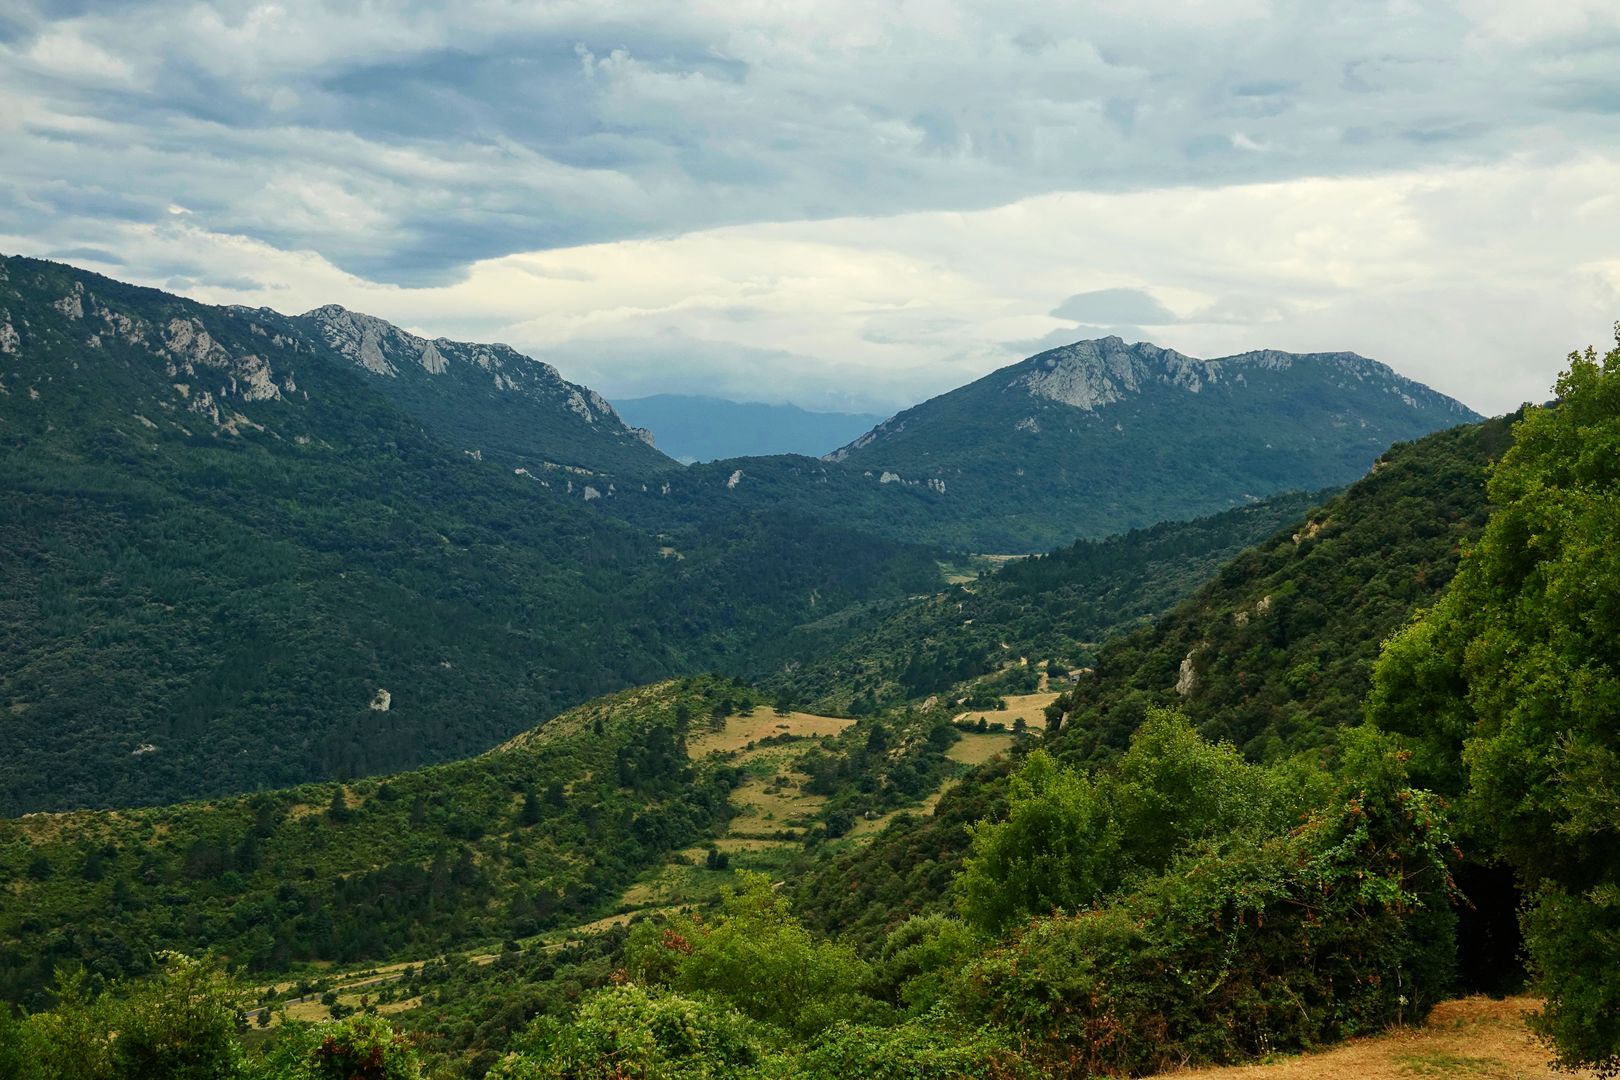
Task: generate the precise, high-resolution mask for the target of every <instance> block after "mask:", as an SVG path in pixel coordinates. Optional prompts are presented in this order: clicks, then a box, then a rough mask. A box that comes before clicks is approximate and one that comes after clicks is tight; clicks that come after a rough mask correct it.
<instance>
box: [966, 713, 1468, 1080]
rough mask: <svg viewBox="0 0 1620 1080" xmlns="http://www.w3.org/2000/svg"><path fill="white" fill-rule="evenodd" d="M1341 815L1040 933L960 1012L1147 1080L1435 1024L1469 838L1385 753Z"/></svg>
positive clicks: (1053, 1062)
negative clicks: (1456, 873)
mask: <svg viewBox="0 0 1620 1080" xmlns="http://www.w3.org/2000/svg"><path fill="white" fill-rule="evenodd" d="M1359 741H1360V742H1361V743H1362V744H1364V745H1363V746H1362V747H1361V749H1360V750H1359V751H1358V752H1357V753H1356V754H1354V755H1352V756H1353V757H1355V758H1356V766H1355V772H1356V774H1359V775H1361V776H1364V777H1368V778H1369V779H1368V780H1367V781H1366V782H1364V783H1351V784H1349V785H1347V787H1346V788H1345V789H1344V790H1343V791H1342V792H1341V794H1340V797H1339V799H1338V800H1337V803H1336V805H1335V806H1334V807H1333V808H1332V809H1331V810H1329V811H1325V812H1322V813H1319V814H1317V815H1315V816H1313V817H1312V818H1311V820H1310V821H1309V822H1308V823H1307V824H1305V825H1304V826H1302V827H1300V828H1298V829H1295V830H1293V831H1291V832H1288V833H1286V834H1284V835H1280V836H1274V837H1272V838H1270V839H1266V840H1264V841H1261V842H1258V843H1256V842H1255V840H1254V839H1253V838H1252V837H1249V836H1238V837H1231V838H1212V839H1210V840H1208V841H1206V842H1205V843H1204V844H1203V845H1202V846H1201V847H1200V848H1198V849H1195V850H1191V851H1188V852H1186V853H1184V854H1182V855H1180V856H1178V857H1177V858H1176V859H1175V860H1173V861H1172V862H1171V864H1170V865H1169V867H1168V868H1167V870H1166V872H1165V873H1163V874H1162V875H1160V876H1157V877H1154V878H1151V879H1148V880H1146V881H1143V882H1141V883H1139V884H1138V885H1137V886H1136V887H1135V888H1133V889H1132V890H1131V891H1129V892H1128V893H1125V894H1123V895H1121V896H1119V897H1117V898H1116V899H1114V900H1113V901H1112V902H1110V903H1107V904H1104V905H1102V906H1098V907H1093V908H1091V909H1090V910H1086V911H1081V912H1079V913H1077V914H1072V915H1062V916H1057V917H1052V918H1040V919H1036V920H1034V921H1032V922H1030V923H1029V924H1028V925H1027V926H1025V927H1024V928H1023V929H1022V930H1021V931H1020V932H1018V933H1017V934H1016V935H1015V936H1014V937H1013V938H1012V940H1011V941H1009V942H1008V943H1007V944H1005V945H1003V946H1002V947H1000V948H998V949H995V950H993V951H991V952H990V953H988V954H987V955H986V956H985V957H984V958H983V959H982V960H980V961H979V962H978V963H976V964H975V965H973V966H972V967H971V968H970V969H969V971H968V972H967V974H966V977H965V979H964V980H963V981H962V982H961V984H960V990H959V999H958V1005H959V1008H960V1009H961V1011H962V1012H964V1013H965V1014H968V1015H984V1016H986V1017H988V1018H989V1019H991V1020H992V1021H993V1022H995V1023H997V1024H998V1025H1000V1026H1002V1027H1004V1028H1006V1029H1008V1030H1012V1031H1017V1032H1019V1033H1020V1034H1021V1036H1022V1037H1023V1038H1024V1039H1025V1040H1026V1043H1027V1049H1028V1051H1029V1053H1030V1054H1031V1055H1032V1056H1033V1058H1034V1060H1036V1061H1037V1062H1038V1063H1039V1064H1040V1065H1042V1066H1043V1067H1044V1068H1047V1069H1051V1070H1059V1071H1065V1072H1070V1073H1077V1074H1079V1075H1110V1076H1113V1075H1137V1074H1140V1073H1144V1072H1153V1071H1158V1070H1162V1069H1167V1068H1170V1067H1172V1066H1175V1065H1179V1064H1182V1063H1184V1062H1189V1061H1190V1062H1225V1061H1236V1060H1243V1059H1246V1058H1252V1057H1256V1056H1259V1055H1262V1054H1265V1053H1268V1052H1271V1051H1275V1050H1298V1049H1303V1048H1306V1047H1310V1046H1315V1045H1319V1044H1322V1043H1326V1042H1331V1041H1334V1040H1337V1039H1341V1038H1344V1037H1346V1036H1349V1035H1354V1034H1360V1033H1365V1032H1369V1031H1375V1030H1378V1029H1380V1028H1383V1027H1385V1026H1387V1025H1389V1024H1393V1023H1398V1022H1403V1021H1412V1020H1419V1019H1421V1018H1422V1017H1423V1016H1424V1015H1426V1014H1427V1012H1428V1010H1429V1008H1430V1007H1431V1006H1432V1005H1433V1004H1434V1002H1435V1001H1437V1000H1438V999H1439V998H1440V997H1441V996H1442V995H1443V994H1444V993H1445V992H1446V991H1447V990H1448V989H1449V987H1450V977H1451V966H1452V962H1453V959H1454V955H1455V952H1454V950H1455V945H1454V934H1453V925H1454V916H1453V914H1452V912H1451V910H1450V906H1449V903H1448V900H1449V887H1450V886H1449V875H1448V873H1447V867H1446V857H1447V853H1448V852H1449V850H1450V848H1451V841H1450V838H1449V834H1448V833H1447V827H1446V822H1445V818H1444V816H1443V814H1442V812H1441V809H1440V802H1439V800H1438V799H1437V798H1436V797H1435V796H1432V795H1430V794H1428V793H1426V792H1421V791H1414V790H1412V789H1410V788H1406V787H1403V786H1401V785H1400V783H1399V780H1400V776H1401V773H1400V767H1399V766H1400V763H1399V761H1398V760H1395V759H1394V758H1392V756H1391V755H1390V754H1388V752H1387V748H1384V747H1382V746H1379V745H1378V744H1377V743H1376V740H1372V739H1370V738H1362V739H1360V740H1359Z"/></svg>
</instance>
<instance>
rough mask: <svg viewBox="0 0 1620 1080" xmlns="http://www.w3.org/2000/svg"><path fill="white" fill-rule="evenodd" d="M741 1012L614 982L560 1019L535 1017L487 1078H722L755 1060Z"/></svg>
mask: <svg viewBox="0 0 1620 1080" xmlns="http://www.w3.org/2000/svg"><path fill="white" fill-rule="evenodd" d="M761 1052H762V1044H761V1042H760V1039H759V1037H758V1035H757V1034H756V1033H755V1031H754V1030H753V1025H751V1024H750V1023H749V1021H748V1019H747V1017H745V1016H743V1015H742V1014H741V1013H739V1012H738V1011H737V1010H735V1009H733V1008H730V1007H729V1006H726V1005H724V1004H721V1003H718V1002H715V1001H713V1000H707V999H703V998H694V997H686V996H682V995H680V994H674V993H669V992H660V991H653V990H647V989H644V988H642V987H639V986H633V985H627V986H613V987H607V988H605V989H603V990H599V991H597V992H596V993H594V994H592V995H591V996H590V997H589V998H587V999H586V1000H585V1002H584V1004H583V1005H581V1006H580V1010H579V1014H578V1015H577V1016H576V1017H575V1018H574V1019H573V1020H571V1021H568V1022H566V1023H563V1022H558V1021H556V1020H553V1019H551V1018H549V1017H542V1018H541V1019H540V1020H538V1021H536V1022H535V1024H534V1025H533V1026H531V1027H530V1028H529V1030H528V1031H527V1032H525V1033H524V1034H523V1035H522V1036H520V1038H519V1039H518V1040H517V1042H516V1050H515V1052H514V1053H512V1054H509V1055H507V1056H506V1057H505V1058H503V1059H502V1060H501V1061H500V1062H499V1063H498V1064H496V1066H495V1067H494V1069H492V1070H491V1071H490V1073H489V1076H490V1080H597V1078H600V1080H685V1078H689V1077H690V1078H692V1080H697V1078H702V1080H724V1078H726V1077H733V1076H741V1075H743V1074H744V1072H745V1071H746V1070H747V1069H748V1068H749V1067H750V1066H752V1065H753V1064H754V1063H755V1062H756V1061H758V1060H759V1058H760V1055H761Z"/></svg>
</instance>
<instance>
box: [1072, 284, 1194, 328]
mask: <svg viewBox="0 0 1620 1080" xmlns="http://www.w3.org/2000/svg"><path fill="white" fill-rule="evenodd" d="M1052 315H1053V317H1054V318H1059V319H1072V320H1074V321H1075V322H1077V323H1084V324H1085V325H1087V326H1112V325H1115V324H1119V323H1130V324H1132V325H1136V326H1169V325H1170V324H1172V323H1175V322H1179V321H1180V320H1179V319H1178V318H1177V317H1176V313H1175V312H1173V311H1171V310H1170V309H1169V308H1167V307H1165V306H1164V305H1163V304H1161V303H1160V302H1159V300H1158V298H1157V297H1155V296H1154V295H1153V294H1152V293H1150V292H1148V291H1147V290H1146V289H1096V290H1094V291H1092V292H1083V293H1076V294H1075V295H1073V296H1071V297H1069V298H1068V299H1067V300H1065V301H1063V303H1061V304H1059V305H1058V306H1057V307H1055V308H1053V309H1052Z"/></svg>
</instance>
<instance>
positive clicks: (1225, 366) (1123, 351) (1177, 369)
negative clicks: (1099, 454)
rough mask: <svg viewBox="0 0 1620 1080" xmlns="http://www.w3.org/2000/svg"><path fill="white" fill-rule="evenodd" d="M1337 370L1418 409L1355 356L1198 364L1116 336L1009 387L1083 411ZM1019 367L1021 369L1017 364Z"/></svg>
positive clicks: (1058, 358)
mask: <svg viewBox="0 0 1620 1080" xmlns="http://www.w3.org/2000/svg"><path fill="white" fill-rule="evenodd" d="M1307 359H1308V360H1309V361H1310V362H1312V363H1316V364H1324V365H1330V366H1333V367H1337V368H1340V369H1341V370H1343V371H1344V372H1346V373H1347V374H1350V375H1352V376H1354V377H1355V378H1357V379H1361V380H1365V379H1368V378H1382V379H1386V380H1388V381H1389V382H1390V384H1391V386H1390V392H1391V393H1393V394H1395V395H1396V396H1398V397H1399V398H1400V399H1401V400H1402V402H1403V403H1404V404H1406V405H1407V407H1409V408H1413V409H1416V408H1419V407H1421V406H1420V404H1419V402H1418V401H1417V399H1416V398H1414V397H1412V396H1411V394H1409V393H1408V392H1407V388H1406V386H1405V385H1404V384H1405V380H1402V379H1400V377H1399V376H1397V375H1396V374H1395V373H1394V372H1393V371H1391V370H1390V369H1389V368H1388V367H1386V366H1385V365H1383V364H1380V363H1378V362H1377V361H1375V360H1368V359H1367V358H1366V357H1364V356H1358V355H1356V354H1355V353H1348V352H1341V353H1312V354H1309V356H1306V355H1300V354H1295V353H1285V352H1278V351H1276V350H1275V349H1257V350H1255V351H1253V352H1246V353H1238V354H1237V355H1235V356H1228V357H1223V358H1221V359H1219V360H1199V359H1196V358H1194V357H1191V356H1185V355H1183V354H1182V353H1178V352H1176V351H1175V350H1174V349H1163V348H1160V347H1159V346H1157V345H1150V344H1148V343H1146V342H1137V343H1136V344H1135V345H1127V344H1125V342H1124V341H1123V340H1122V339H1120V338H1117V337H1106V338H1099V339H1097V340H1096V341H1077V342H1075V343H1074V344H1073V345H1065V346H1063V347H1062V348H1059V349H1052V350H1051V351H1049V352H1045V353H1041V354H1040V355H1039V356H1036V357H1032V358H1031V359H1030V360H1029V361H1026V363H1028V364H1031V365H1033V367H1034V370H1032V371H1025V372H1023V373H1020V374H1019V375H1017V376H1016V377H1015V378H1014V379H1013V380H1012V381H1011V382H1010V383H1009V384H1008V386H1009V387H1010V388H1020V389H1023V390H1025V391H1027V392H1028V393H1029V394H1030V396H1031V397H1037V398H1045V399H1047V400H1049V401H1056V402H1060V403H1062V404H1064V405H1071V406H1073V407H1074V408H1077V409H1084V410H1086V411H1088V412H1091V411H1095V410H1096V409H1098V408H1101V407H1102V406H1105V405H1112V404H1114V403H1115V402H1119V401H1124V400H1125V399H1126V398H1127V397H1129V396H1130V395H1132V394H1136V393H1140V392H1141V391H1142V390H1143V389H1144V388H1145V387H1147V386H1148V385H1150V384H1152V383H1163V384H1168V385H1170V386H1175V387H1178V388H1180V389H1182V390H1185V391H1187V392H1188V393H1191V394H1196V393H1199V392H1200V391H1202V390H1203V389H1204V387H1205V386H1208V385H1211V384H1214V383H1219V382H1223V381H1236V382H1240V383H1241V382H1243V381H1244V375H1245V373H1246V372H1251V371H1287V370H1288V369H1289V368H1291V367H1293V366H1294V365H1295V364H1297V363H1300V362H1301V361H1304V360H1307ZM1019 366H1023V365H1019Z"/></svg>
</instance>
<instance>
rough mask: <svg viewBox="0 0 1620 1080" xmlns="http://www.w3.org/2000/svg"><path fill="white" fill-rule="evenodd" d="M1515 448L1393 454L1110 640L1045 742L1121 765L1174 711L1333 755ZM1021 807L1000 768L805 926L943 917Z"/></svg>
mask: <svg viewBox="0 0 1620 1080" xmlns="http://www.w3.org/2000/svg"><path fill="white" fill-rule="evenodd" d="M1509 440H1510V429H1509V422H1508V421H1507V420H1489V421H1486V422H1484V423H1482V424H1476V425H1470V426H1468V427H1462V428H1457V429H1453V430H1450V431H1444V432H1440V433H1437V434H1435V435H1431V436H1429V437H1428V438H1425V439H1420V440H1418V441H1417V442H1413V443H1408V444H1404V445H1402V446H1398V447H1395V448H1393V449H1392V450H1391V451H1390V452H1389V453H1388V454H1387V455H1386V456H1385V457H1384V458H1382V459H1381V461H1380V464H1379V465H1378V467H1377V468H1376V470H1375V471H1374V472H1373V473H1372V474H1371V475H1369V476H1367V477H1366V478H1365V479H1363V480H1361V481H1358V482H1357V483H1355V484H1352V485H1351V486H1350V487H1349V488H1348V489H1346V490H1345V491H1344V492H1343V493H1342V494H1339V495H1337V496H1335V497H1334V498H1332V499H1330V500H1328V501H1327V502H1326V503H1324V504H1322V505H1321V506H1318V507H1316V508H1314V509H1312V510H1310V511H1309V512H1308V513H1306V514H1304V515H1302V516H1301V517H1299V518H1298V519H1296V521H1295V522H1294V523H1293V524H1292V525H1290V526H1287V527H1285V528H1284V529H1283V530H1282V531H1281V532H1279V533H1278V534H1277V535H1275V536H1274V537H1271V538H1270V539H1269V540H1267V541H1266V542H1264V543H1261V544H1258V545H1256V546H1254V547H1251V548H1249V549H1248V550H1246V551H1244V552H1243V553H1241V554H1240V555H1238V556H1237V557H1236V558H1234V559H1232V560H1231V561H1229V562H1228V563H1227V564H1226V565H1225V566H1224V567H1222V568H1221V569H1220V571H1219V572H1218V573H1216V574H1215V575H1214V576H1213V578H1212V580H1210V581H1209V582H1208V583H1206V584H1205V585H1203V586H1202V587H1201V588H1199V589H1198V590H1196V591H1195V592H1193V594H1192V595H1191V596H1189V597H1187V598H1186V599H1185V600H1183V601H1181V602H1180V603H1179V604H1176V605H1175V606H1174V607H1172V608H1171V609H1170V611H1169V612H1168V613H1167V614H1165V615H1164V616H1162V617H1161V618H1159V619H1158V620H1157V621H1156V622H1154V623H1153V624H1152V625H1150V626H1146V627H1142V628H1139V629H1137V630H1134V631H1132V632H1130V633H1127V634H1124V635H1122V636H1120V637H1116V638H1114V639H1113V640H1111V641H1110V642H1108V643H1106V644H1105V645H1104V646H1103V647H1102V648H1101V650H1100V651H1099V653H1098V658H1097V661H1096V667H1095V670H1094V671H1093V672H1091V673H1089V674H1086V675H1084V676H1082V677H1081V679H1080V681H1079V682H1078V683H1077V684H1076V685H1075V686H1074V687H1073V688H1072V689H1071V690H1069V691H1068V692H1066V693H1065V694H1064V695H1063V696H1062V697H1060V698H1059V699H1058V701H1057V702H1056V703H1055V705H1054V707H1053V708H1052V709H1051V710H1050V713H1051V714H1055V715H1056V717H1057V720H1058V723H1057V725H1056V726H1057V730H1056V731H1054V732H1052V733H1051V734H1049V735H1048V736H1047V737H1046V738H1045V740H1044V743H1045V745H1047V746H1049V747H1051V748H1052V750H1053V752H1054V753H1057V754H1058V755H1060V756H1062V757H1064V758H1067V759H1070V760H1077V761H1084V762H1106V761H1109V760H1112V759H1113V758H1115V757H1117V756H1118V754H1119V752H1120V751H1121V750H1122V749H1123V748H1124V746H1125V745H1126V743H1127V742H1128V740H1129V739H1130V736H1131V734H1132V733H1133V732H1134V731H1135V730H1136V729H1137V727H1138V726H1139V725H1140V724H1141V723H1142V721H1143V720H1144V719H1145V718H1146V716H1147V715H1148V712H1149V710H1150V709H1151V708H1154V707H1160V706H1166V705H1173V706H1174V707H1176V708H1178V709H1180V710H1181V711H1183V712H1184V713H1185V714H1186V715H1187V717H1188V718H1189V719H1190V720H1191V721H1192V722H1193V723H1194V724H1196V725H1198V727H1199V730H1200V732H1201V733H1202V734H1204V735H1205V737H1207V738H1210V739H1225V740H1231V741H1235V742H1238V743H1239V745H1241V746H1242V747H1244V749H1245V750H1246V752H1247V753H1248V754H1249V755H1250V756H1252V757H1259V758H1263V759H1278V758H1285V757H1287V756H1288V755H1289V754H1290V753H1293V752H1294V751H1298V750H1319V749H1321V748H1323V747H1329V746H1332V745H1334V744H1335V743H1336V741H1337V738H1338V732H1339V731H1340V730H1341V729H1342V728H1344V727H1348V726H1353V725H1355V724H1358V723H1360V721H1361V701H1362V699H1363V697H1365V695H1366V693H1367V691H1368V690H1369V689H1370V688H1371V680H1372V663H1373V661H1375V660H1376V659H1377V657H1378V649H1379V645H1380V644H1381V643H1382V642H1383V641H1384V640H1385V639H1386V638H1387V637H1389V636H1390V635H1391V634H1393V633H1394V632H1395V631H1397V630H1398V629H1400V628H1401V627H1402V626H1403V625H1404V624H1405V623H1406V621H1407V620H1408V619H1409V618H1410V617H1411V615H1412V614H1413V613H1414V612H1415V611H1419V610H1421V609H1422V608H1424V607H1425V606H1427V605H1428V604H1430V603H1433V601H1434V599H1435V597H1436V596H1437V595H1439V593H1440V591H1441V590H1442V589H1443V588H1444V586H1445V584H1446V582H1448V581H1449V580H1450V578H1451V576H1452V574H1453V573H1454V572H1455V570H1456V566H1457V563H1458V561H1459V559H1460V557H1461V547H1462V545H1463V544H1464V543H1466V542H1468V541H1469V540H1471V539H1472V538H1474V537H1477V536H1478V535H1479V532H1480V530H1481V529H1482V528H1483V526H1484V522H1485V519H1486V516H1487V511H1488V505H1487V502H1486V498H1485V468H1486V466H1487V464H1488V463H1489V462H1490V461H1491V460H1492V459H1493V458H1495V457H1497V456H1498V455H1500V454H1501V452H1502V451H1503V450H1505V449H1506V447H1507V446H1508V445H1509ZM1313 526H1314V531H1313ZM1296 536H1297V537H1299V540H1298V542H1296V540H1295V537H1296ZM1267 597H1270V600H1269V602H1267V603H1263V601H1265V600H1266V598H1267ZM1262 607H1263V608H1264V609H1265V610H1259V609H1261V608H1262ZM1234 615H1236V616H1237V617H1236V618H1234ZM1198 642H1203V643H1205V644H1204V645H1203V647H1202V648H1201V649H1200V650H1199V651H1198V652H1197V653H1196V654H1195V655H1194V667H1193V671H1194V679H1193V681H1192V686H1191V691H1192V692H1191V693H1187V694H1182V693H1178V692H1177V690H1176V685H1177V682H1178V679H1179V676H1180V667H1181V661H1182V659H1183V658H1184V657H1185V656H1186V655H1187V653H1188V652H1189V651H1190V649H1191V643H1198ZM1004 798H1005V781H1004V778H1002V776H1001V774H1000V773H998V771H997V770H996V769H995V768H989V769H986V770H984V771H983V773H982V775H981V776H980V777H979V778H978V779H977V780H976V781H975V782H974V783H973V784H971V785H964V786H963V787H961V788H959V789H957V790H955V791H953V792H951V793H949V794H947V796H946V797H945V798H944V799H942V800H941V802H940V804H939V807H938V808H937V810H936V812H935V817H934V818H932V819H914V820H911V821H907V822H902V823H897V824H896V825H894V826H891V827H890V828H889V829H888V830H887V831H885V832H884V833H883V834H882V835H880V836H878V837H877V838H876V839H875V840H874V841H873V843H872V844H871V845H870V846H868V847H866V848H864V849H862V850H860V851H856V852H850V853H848V854H846V855H844V856H842V857H841V858H840V859H839V860H837V861H833V862H829V863H825V864H822V865H819V866H817V867H816V868H814V870H813V871H812V872H811V873H809V874H808V875H806V877H805V879H804V880H803V881H802V883H801V884H800V886H799V890H798V894H797V895H798V898H799V901H800V905H801V907H802V909H803V912H804V917H805V918H806V920H807V921H808V922H810V923H811V924H812V925H814V926H817V927H821V928H825V929H828V930H832V929H838V928H845V927H848V928H853V929H855V930H857V931H858V933H859V940H861V941H863V942H866V943H868V944H870V945H875V943H876V942H877V941H879V940H881V935H882V934H884V933H887V932H888V931H889V930H892V929H893V928H894V927H896V926H897V925H898V924H899V923H900V922H902V921H903V920H904V919H905V918H906V917H907V916H908V915H909V914H913V913H917V912H927V911H937V910H940V909H942V908H943V907H944V905H945V903H946V894H945V888H946V886H947V885H948V883H949V882H950V880H951V878H952V876H953V874H954V873H955V872H956V871H957V870H958V869H959V868H960V866H961V862H962V860H963V858H964V857H965V855H966V853H967V847H968V845H967V839H966V836H965V832H964V829H963V824H964V823H965V822H971V821H973V820H976V819H978V818H981V817H990V818H994V817H995V816H997V815H998V814H999V813H1001V812H1002V811H1003V808H1004V801H1003V800H1004Z"/></svg>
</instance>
